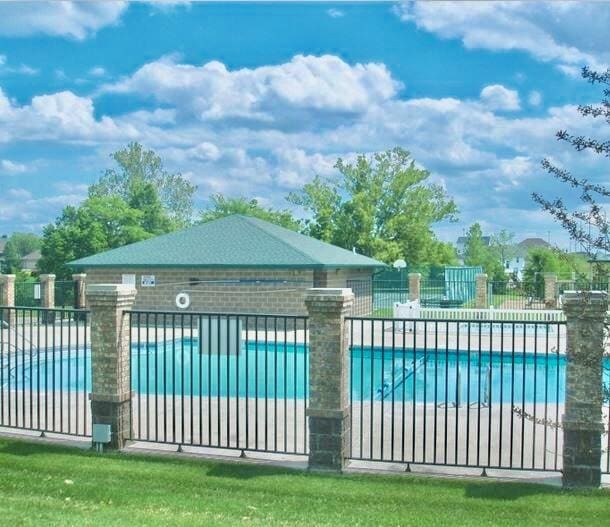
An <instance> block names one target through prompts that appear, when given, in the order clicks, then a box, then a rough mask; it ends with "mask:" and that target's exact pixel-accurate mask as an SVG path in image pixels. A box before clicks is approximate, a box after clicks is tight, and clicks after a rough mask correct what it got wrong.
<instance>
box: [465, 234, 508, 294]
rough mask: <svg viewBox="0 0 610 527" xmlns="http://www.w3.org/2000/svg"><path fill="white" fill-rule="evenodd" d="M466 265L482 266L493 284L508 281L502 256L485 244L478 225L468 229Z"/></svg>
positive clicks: (491, 246) (495, 248) (494, 248)
mask: <svg viewBox="0 0 610 527" xmlns="http://www.w3.org/2000/svg"><path fill="white" fill-rule="evenodd" d="M464 263H465V264H466V265H473V266H481V267H482V268H483V271H484V272H485V273H487V276H488V277H489V279H490V280H491V281H493V282H504V281H506V273H505V272H504V263H503V260H502V255H501V253H500V251H499V250H498V248H497V247H495V246H493V245H492V244H489V245H488V244H486V243H485V242H484V240H483V231H482V230H481V226H480V225H479V224H478V223H474V224H473V225H471V227H470V229H468V233H467V235H466V244H465V246H464Z"/></svg>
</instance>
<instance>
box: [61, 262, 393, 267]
mask: <svg viewBox="0 0 610 527" xmlns="http://www.w3.org/2000/svg"><path fill="white" fill-rule="evenodd" d="M66 266H67V267H83V268H87V269H176V268H180V269H363V268H371V269H379V268H381V267H388V265H387V264H384V263H382V262H379V263H354V264H345V263H343V264H339V263H337V264H149V263H138V264H133V263H132V264H118V263H112V264H95V263H92V264H89V263H78V262H69V263H67V264H66Z"/></svg>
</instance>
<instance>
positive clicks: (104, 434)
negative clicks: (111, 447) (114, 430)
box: [92, 424, 110, 452]
mask: <svg viewBox="0 0 610 527" xmlns="http://www.w3.org/2000/svg"><path fill="white" fill-rule="evenodd" d="M92 440H93V443H94V444H95V448H96V450H97V451H98V452H101V451H102V449H103V447H104V445H107V444H108V443H110V425H104V424H94V425H93V437H92Z"/></svg>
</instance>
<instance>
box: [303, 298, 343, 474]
mask: <svg viewBox="0 0 610 527" xmlns="http://www.w3.org/2000/svg"><path fill="white" fill-rule="evenodd" d="M353 302H354V294H353V293H352V291H351V290H350V289H317V288H314V289H309V290H308V291H307V293H306V295H305V305H306V306H307V311H308V312H309V407H308V408H307V416H308V421H309V467H310V468H312V469H321V470H334V471H341V470H342V469H343V468H344V467H345V465H346V461H347V456H348V446H349V445H348V438H349V416H350V414H349V399H348V393H349V354H348V331H347V325H346V323H345V317H346V316H347V315H348V314H349V312H350V310H351V308H352V304H353Z"/></svg>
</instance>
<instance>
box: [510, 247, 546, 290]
mask: <svg viewBox="0 0 610 527" xmlns="http://www.w3.org/2000/svg"><path fill="white" fill-rule="evenodd" d="M538 247H543V248H546V249H548V248H550V247H551V245H550V244H549V243H548V242H546V241H545V240H543V239H542V238H525V240H523V241H521V242H519V243H518V244H517V245H516V246H515V252H514V255H513V257H512V258H511V259H510V260H508V261H506V262H504V267H505V270H506V273H507V274H511V275H515V276H516V277H517V278H518V279H519V280H521V279H522V278H523V270H524V269H525V259H526V257H527V253H528V252H529V251H530V249H534V248H538Z"/></svg>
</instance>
